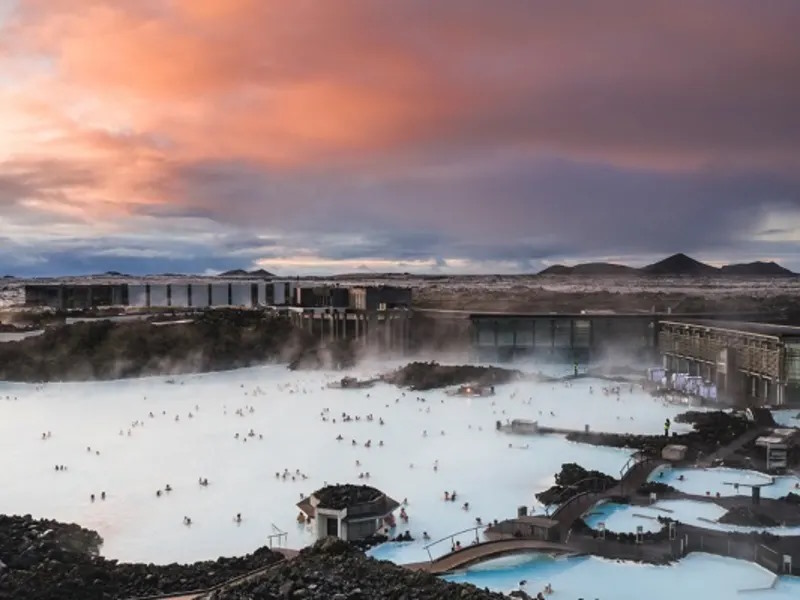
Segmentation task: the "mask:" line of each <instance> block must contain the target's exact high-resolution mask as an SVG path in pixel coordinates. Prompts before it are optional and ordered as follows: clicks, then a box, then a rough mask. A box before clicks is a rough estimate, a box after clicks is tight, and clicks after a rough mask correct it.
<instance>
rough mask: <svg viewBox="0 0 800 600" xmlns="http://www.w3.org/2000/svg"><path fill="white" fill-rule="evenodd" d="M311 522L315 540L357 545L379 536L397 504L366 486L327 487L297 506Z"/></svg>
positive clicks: (398, 504)
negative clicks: (314, 531)
mask: <svg viewBox="0 0 800 600" xmlns="http://www.w3.org/2000/svg"><path fill="white" fill-rule="evenodd" d="M297 507H298V508H299V509H300V510H301V511H302V512H303V513H304V514H305V516H306V517H307V518H310V519H314V522H315V525H316V527H315V529H316V534H317V538H318V539H321V538H324V537H329V536H331V537H338V538H341V539H343V540H346V541H350V542H353V541H359V540H363V539H365V538H368V537H370V536H372V535H375V534H376V533H378V532H380V530H381V529H382V528H383V526H384V524H385V522H386V521H387V519H390V518H391V515H392V513H393V512H394V511H395V510H397V508H399V507H400V503H399V502H397V501H396V500H393V499H392V498H390V497H389V496H387V495H386V494H384V493H383V492H381V491H380V490H378V489H375V488H373V487H370V486H367V485H350V484H345V485H329V486H326V487H324V488H322V489H319V490H317V491H316V492H314V493H313V494H312V495H311V496H309V497H308V498H304V499H303V500H301V501H300V502H298V503H297Z"/></svg>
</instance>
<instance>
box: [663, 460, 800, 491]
mask: <svg viewBox="0 0 800 600" xmlns="http://www.w3.org/2000/svg"><path fill="white" fill-rule="evenodd" d="M681 477H682V478H683V479H681ZM648 480H649V481H657V482H659V483H665V484H667V485H671V486H672V487H674V488H675V489H677V490H680V491H681V492H684V493H686V494H694V495H697V496H705V495H707V493H710V495H711V496H715V495H716V494H717V493H719V494H720V496H737V495H742V496H749V495H750V494H751V489H752V487H753V486H758V487H760V488H761V496H762V497H764V498H781V497H783V496H785V495H786V494H788V493H789V492H791V491H796V492H797V493H800V488H799V487H798V486H800V477H794V476H786V477H771V476H769V475H765V474H764V473H759V472H757V471H748V470H745V469H729V468H726V467H719V468H714V469H674V468H672V467H670V466H668V465H667V466H664V467H659V468H658V469H656V470H655V471H653V472H652V473H651V474H650V477H649V478H648ZM737 486H738V488H737Z"/></svg>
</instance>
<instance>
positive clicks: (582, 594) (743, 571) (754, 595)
mask: <svg viewBox="0 0 800 600" xmlns="http://www.w3.org/2000/svg"><path fill="white" fill-rule="evenodd" d="M446 579H447V580H449V581H453V582H458V583H471V584H473V585H476V586H478V587H481V588H483V587H488V588H490V589H492V590H496V591H501V592H506V593H508V592H511V591H513V590H517V589H523V590H525V591H526V592H527V593H529V594H531V595H532V596H535V595H536V594H537V593H538V592H540V591H542V590H543V589H544V587H545V586H546V585H547V584H548V583H549V584H550V585H551V586H552V589H553V594H552V595H550V596H547V597H548V598H553V599H559V598H564V599H569V600H574V599H578V598H584V599H586V600H593V599H595V598H597V599H599V600H676V599H682V600H733V599H735V598H739V597H741V598H747V599H749V600H797V598H800V579H798V578H793V577H784V578H776V577H775V576H774V575H773V574H772V573H770V572H768V571H766V570H765V569H762V568H761V567H759V566H758V565H755V564H753V563H748V562H744V561H740V560H734V559H729V558H722V557H719V556H713V555H708V554H700V553H695V554H690V555H688V556H687V557H686V558H684V559H683V560H681V561H680V562H679V563H676V564H674V565H671V566H653V565H640V564H635V563H622V562H616V561H609V560H605V559H601V558H594V557H578V558H552V557H548V556H541V555H539V556H533V557H531V556H521V557H519V556H518V557H513V558H511V559H499V560H497V561H492V562H490V563H489V562H487V563H484V564H482V565H480V566H478V567H475V568H472V569H469V570H467V571H466V572H464V573H459V574H456V575H452V576H448V577H447V578H446ZM523 581H524V582H525V584H524V585H523V586H520V582H523ZM773 585H774V588H773V587H771V586H773ZM757 588H766V589H763V590H760V591H758V590H757ZM744 590H756V591H747V592H746V593H744V592H743V591H744Z"/></svg>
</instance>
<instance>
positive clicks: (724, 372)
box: [658, 321, 800, 405]
mask: <svg viewBox="0 0 800 600" xmlns="http://www.w3.org/2000/svg"><path fill="white" fill-rule="evenodd" d="M658 347H659V350H660V351H661V354H662V355H663V361H664V365H663V366H664V368H665V369H667V371H668V372H680V373H689V374H690V375H698V376H701V377H703V378H704V379H705V380H707V381H711V382H713V383H715V384H716V385H717V389H718V393H719V395H720V397H724V398H725V399H727V400H728V401H731V402H735V403H740V404H742V403H743V404H747V405H761V404H771V405H786V404H793V405H797V404H800V327H789V326H786V325H771V324H766V323H748V322H739V321H734V322H731V321H663V322H662V323H661V324H660V328H659V336H658Z"/></svg>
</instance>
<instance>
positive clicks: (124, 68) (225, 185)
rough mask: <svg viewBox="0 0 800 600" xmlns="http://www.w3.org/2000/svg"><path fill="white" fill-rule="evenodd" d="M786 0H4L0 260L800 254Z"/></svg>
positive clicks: (481, 259) (391, 260) (405, 264)
mask: <svg viewBox="0 0 800 600" xmlns="http://www.w3.org/2000/svg"><path fill="white" fill-rule="evenodd" d="M798 30H800V6H799V5H798V4H797V3H796V2H795V1H794V0H765V1H764V2H759V3H753V2H750V1H745V0H741V1H740V0H707V1H705V2H696V1H693V0H692V1H689V0H654V1H652V2H646V3H643V2H637V1H634V0H631V1H621V0H608V1H606V2H603V3H596V2H589V1H577V0H566V1H565V0H558V1H555V0H554V1H552V2H547V1H542V2H525V3H519V2H511V1H505V0H504V1H502V2H499V3H486V2H478V1H477V0H476V1H473V0H457V1H456V0H452V1H442V2H427V1H424V0H404V1H403V2H393V3H374V2H369V1H367V0H363V1H355V0H339V1H337V2H331V3H327V2H324V3H323V2H311V1H307V0H295V1H293V2H289V3H287V2H277V1H271V0H227V1H226V2H218V1H217V0H131V1H130V2H124V3H123V2H115V1H113V0H15V1H14V0H11V1H10V0H0V242H2V248H1V249H0V270H5V271H12V272H15V273H20V274H45V273H48V274H55V273H58V272H63V271H69V272H87V271H89V272H91V271H102V270H107V269H115V270H128V271H132V272H147V271H167V270H170V271H198V272H201V271H205V270H208V269H224V268H229V267H241V266H252V265H259V266H264V267H266V268H268V269H269V268H271V269H275V270H278V271H279V272H282V273H285V274H291V273H294V272H314V271H316V272H327V271H343V270H344V271H349V270H356V269H360V268H367V269H373V270H409V271H414V270H417V271H420V270H422V271H440V272H447V271H453V272H469V271H505V272H508V271H523V272H524V271H531V270H536V269H538V268H540V267H541V266H542V265H543V264H548V263H551V262H556V261H560V260H579V259H584V258H586V259H596V258H607V257H611V258H619V259H624V260H628V261H631V262H646V261H647V260H649V259H650V258H652V257H654V256H658V255H661V254H665V253H670V252H674V251H687V252H692V253H695V254H697V255H698V256H700V257H704V258H708V259H712V260H723V261H724V260H738V259H755V258H762V259H777V260H780V261H781V262H783V263H785V264H787V265H788V266H793V267H794V268H796V269H798V270H800V258H799V257H800V216H799V215H800V111H799V110H797V106H800V78H798V77H797V73H800V37H798V35H797V31H798Z"/></svg>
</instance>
